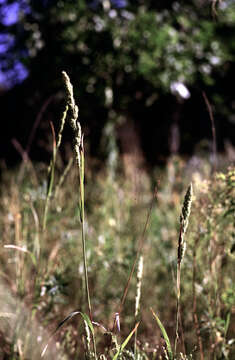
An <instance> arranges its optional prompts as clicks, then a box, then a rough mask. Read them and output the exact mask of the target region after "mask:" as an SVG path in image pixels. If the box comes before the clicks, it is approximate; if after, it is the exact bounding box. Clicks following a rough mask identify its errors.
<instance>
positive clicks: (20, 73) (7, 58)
mask: <svg viewBox="0 0 235 360" xmlns="http://www.w3.org/2000/svg"><path fill="white" fill-rule="evenodd" d="M20 11H23V12H24V13H28V12H29V11H30V9H29V6H28V2H27V1H26V0H21V1H15V2H12V3H10V4H9V3H8V2H7V1H6V0H0V22H1V24H2V25H4V26H5V27H6V30H5V33H2V34H0V84H1V85H2V86H3V87H4V88H6V89H9V88H11V87H13V86H14V85H16V84H18V83H20V82H22V81H23V80H24V79H26V78H27V76H28V71H27V69H26V68H25V66H24V65H23V64H22V63H21V62H19V61H17V60H14V59H12V58H11V54H10V49H11V47H12V46H13V45H14V37H13V36H11V35H10V34H9V33H7V27H10V26H12V25H14V24H15V23H17V21H18V18H19V12H20ZM9 64H10V65H9Z"/></svg>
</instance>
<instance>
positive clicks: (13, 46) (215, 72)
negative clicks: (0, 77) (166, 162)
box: [0, 0, 235, 163]
mask: <svg viewBox="0 0 235 360" xmlns="http://www.w3.org/2000/svg"><path fill="white" fill-rule="evenodd" d="M7 3H8V4H12V3H14V1H10V0H8V1H7V0H6V1H5V2H2V3H1V5H0V14H3V10H4V6H6V4H7ZM18 6H19V9H20V11H19V16H18V21H17V22H15V23H14V24H12V25H10V26H9V25H5V24H4V21H3V19H4V16H2V22H1V24H0V28H1V32H2V34H5V36H9V34H10V35H11V37H10V39H11V41H10V42H11V43H10V45H8V50H7V51H5V52H1V54H0V61H1V67H2V71H5V72H6V71H7V70H9V69H12V68H13V65H14V64H15V63H16V62H18V63H19V62H20V63H21V64H23V65H24V67H25V68H26V69H27V71H28V74H29V75H28V78H27V79H26V80H25V81H24V82H23V83H21V84H19V85H17V86H16V87H15V88H14V89H13V90H11V91H9V92H8V93H4V96H2V101H3V106H5V108H4V110H5V111H9V106H7V102H6V99H8V103H9V102H10V103H11V100H9V99H11V94H12V93H14V99H15V98H16V97H18V100H14V101H17V102H18V105H17V104H15V105H14V107H15V112H14V110H12V109H11V111H12V115H11V116H9V123H10V124H11V128H9V136H11V134H12V128H15V129H16V130H15V133H14V134H13V137H18V138H19V139H20V141H21V142H22V143H23V144H24V145H25V144H26V143H27V138H28V137H29V134H30V131H31V128H32V126H33V123H34V121H35V118H36V115H37V111H38V109H39V108H40V107H41V106H42V104H43V103H44V102H45V101H46V100H47V99H48V98H49V97H50V96H51V95H54V96H55V98H56V99H58V101H59V99H60V98H61V97H62V94H61V88H62V82H61V71H62V70H66V71H67V72H68V74H69V75H70V77H71V79H72V82H73V84H74V88H75V94H76V96H77V98H78V99H79V104H80V113H81V114H82V115H81V116H82V118H81V122H82V124H83V125H84V126H85V127H86V129H87V130H86V133H87V135H89V136H87V138H88V141H90V151H91V154H93V155H95V156H97V155H98V156H99V155H100V154H101V153H100V151H101V146H100V145H101V144H103V145H104V144H106V145H105V147H106V148H108V145H107V141H108V140H107V139H106V140H105V134H107V131H106V130H107V127H109V129H112V131H111V133H112V136H118V131H117V130H118V129H119V128H120V127H121V126H123V123H125V122H129V121H132V122H133V123H134V125H135V129H136V131H137V133H139V137H140V139H141V144H142V148H143V151H144V152H145V153H146V156H147V158H148V160H149V161H150V162H153V163H154V162H155V161H156V160H157V159H159V158H160V157H161V156H162V154H163V155H164V156H165V155H167V154H169V153H170V152H175V151H181V152H188V153H190V152H193V150H194V147H195V144H196V143H197V142H198V141H200V140H201V139H203V138H211V128H210V121H209V116H208V113H207V110H206V106H205V103H204V100H203V98H202V91H205V92H206V94H207V96H208V98H209V99H210V102H211V103H212V104H213V107H214V112H215V121H216V126H217V129H219V131H217V135H218V142H219V146H220V148H221V149H222V148H223V143H224V140H225V139H227V138H228V139H230V140H231V141H233V140H234V139H233V138H232V135H231V133H232V130H233V131H234V115H233V107H234V95H233V93H234V92H233V91H232V87H233V82H232V78H233V76H234V65H233V60H234V47H235V45H234V40H233V39H234V35H235V34H234V32H235V21H234V20H235V4H234V1H229V0H227V1H226V0H224V1H222V2H218V4H217V14H215V13H214V12H213V10H212V7H211V2H209V1H206V0H200V1H199V0H192V1H187V2H183V3H182V2H179V1H166V0H162V1H154V0H152V1H151V0H110V1H109V0H90V1H89V0H87V1H85V0H76V1H74V0H28V1H26V0H19V1H18ZM16 74H17V72H16V73H14V72H13V79H15V80H16V79H17V78H16ZM18 75H19V71H18ZM15 82H17V81H15ZM10 106H11V105H10ZM26 108H27V111H26V110H25V109H26ZM55 108H58V106H57V107H56V106H55ZM24 111H25V116H24V115H23V112H24ZM17 114H19V115H20V118H18V117H17ZM56 116H58V113H55V114H54V108H53V104H51V112H50V118H52V120H53V119H54V120H55V118H56ZM44 121H46V120H44ZM15 122H17V123H18V125H17V126H15V125H14V126H13V123H14V124H15ZM19 123H20V124H19ZM20 128H23V129H25V131H24V136H23V135H21V137H20V136H19V133H20V132H21V131H20V130H22V129H20ZM174 129H176V132H178V135H179V134H180V135H181V139H180V141H179V144H178V145H175V146H174V144H173V145H172V142H174V141H173V140H174V139H173V138H174V136H176V135H174ZM13 132H14V131H13ZM108 133H109V136H110V134H111V133H110V131H109V132H108ZM178 135H177V136H178ZM102 139H103V140H104V141H103V140H102ZM101 140H102V141H101ZM103 150H104V149H103ZM160 155H161V156H160ZM40 156H41V152H40Z"/></svg>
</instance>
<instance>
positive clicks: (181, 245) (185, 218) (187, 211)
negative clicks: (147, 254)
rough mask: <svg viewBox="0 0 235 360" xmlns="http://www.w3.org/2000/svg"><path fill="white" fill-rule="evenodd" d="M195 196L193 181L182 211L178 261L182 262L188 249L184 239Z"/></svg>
mask: <svg viewBox="0 0 235 360" xmlns="http://www.w3.org/2000/svg"><path fill="white" fill-rule="evenodd" d="M192 198H193V186H192V183H191V184H190V185H189V187H188V190H187V192H186V194H185V197H184V203H183V207H182V212H181V215H180V235H179V243H178V262H179V263H181V261H182V260H183V257H184V254H185V250H186V241H185V240H184V235H185V233H186V230H187V227H188V220H189V215H190V211H191V204H192Z"/></svg>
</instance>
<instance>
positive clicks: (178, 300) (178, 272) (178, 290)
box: [174, 261, 181, 355]
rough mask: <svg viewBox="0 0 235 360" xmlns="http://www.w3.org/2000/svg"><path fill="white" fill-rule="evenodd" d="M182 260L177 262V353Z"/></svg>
mask: <svg viewBox="0 0 235 360" xmlns="http://www.w3.org/2000/svg"><path fill="white" fill-rule="evenodd" d="M180 271H181V268H180V262H179V261H178V263H177V280H176V286H177V290H176V291H177V303H176V327H175V347H174V353H175V355H176V351H177V343H178V340H179V317H180Z"/></svg>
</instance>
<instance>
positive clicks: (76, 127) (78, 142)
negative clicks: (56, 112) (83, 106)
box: [62, 71, 83, 168]
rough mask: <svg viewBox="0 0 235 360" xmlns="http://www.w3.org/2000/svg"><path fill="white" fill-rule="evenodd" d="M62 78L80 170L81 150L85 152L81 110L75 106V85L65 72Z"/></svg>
mask: <svg viewBox="0 0 235 360" xmlns="http://www.w3.org/2000/svg"><path fill="white" fill-rule="evenodd" d="M62 76H63V79H64V84H65V91H66V96H67V98H66V101H67V106H68V111H69V121H70V125H71V128H72V130H73V133H74V151H75V154H76V161H77V164H78V166H79V168H80V166H81V150H83V136H82V130H81V125H80V122H79V121H78V112H79V109H78V107H77V105H76V104H75V100H74V95H73V85H72V84H71V81H70V78H69V76H68V75H67V73H66V72H65V71H62Z"/></svg>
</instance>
